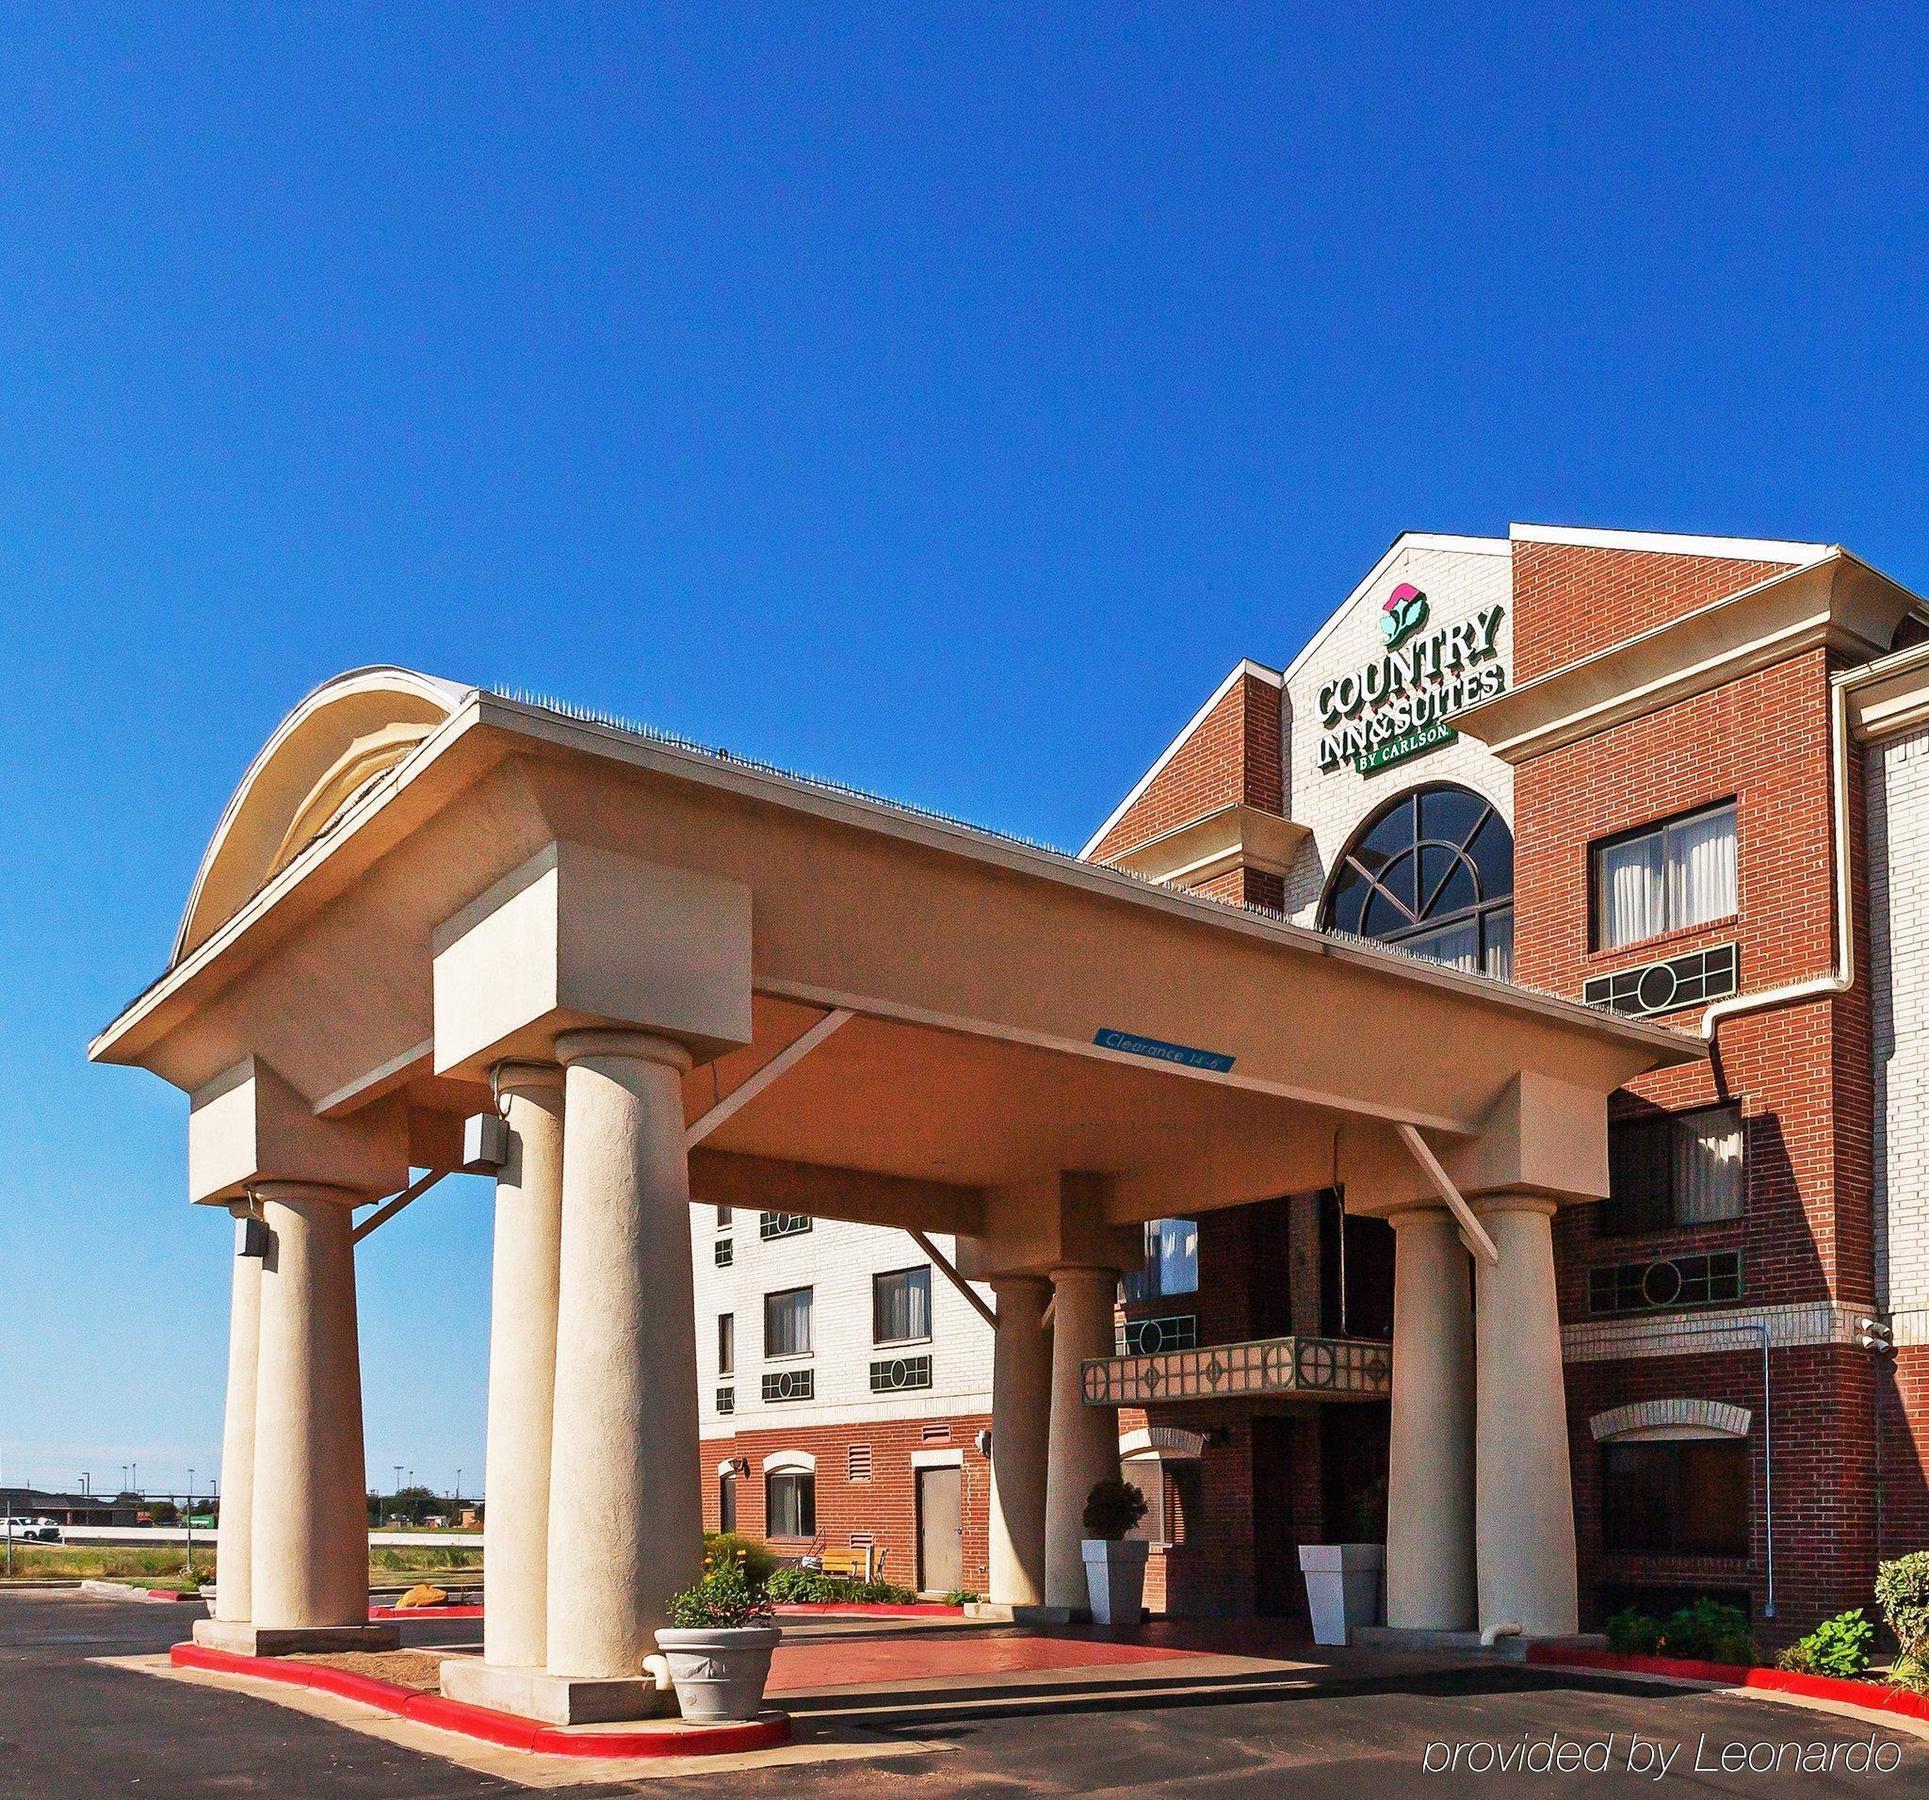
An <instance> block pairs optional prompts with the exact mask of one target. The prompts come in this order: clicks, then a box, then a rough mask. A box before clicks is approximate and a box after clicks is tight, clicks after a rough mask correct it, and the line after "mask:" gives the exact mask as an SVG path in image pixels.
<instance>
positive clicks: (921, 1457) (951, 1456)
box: [911, 1450, 964, 1469]
mask: <svg viewBox="0 0 1929 1800" xmlns="http://www.w3.org/2000/svg"><path fill="white" fill-rule="evenodd" d="M911 1467H912V1468H914V1469H962V1468H963V1467H964V1451H963V1450H913V1451H912V1452H911Z"/></svg>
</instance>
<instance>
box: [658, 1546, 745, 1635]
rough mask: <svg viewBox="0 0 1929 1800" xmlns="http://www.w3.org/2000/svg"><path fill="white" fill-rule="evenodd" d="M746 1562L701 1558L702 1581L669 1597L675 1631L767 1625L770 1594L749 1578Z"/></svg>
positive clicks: (735, 1559) (730, 1558)
mask: <svg viewBox="0 0 1929 1800" xmlns="http://www.w3.org/2000/svg"><path fill="white" fill-rule="evenodd" d="M748 1561H749V1559H748V1558H747V1557H743V1556H730V1557H723V1558H716V1559H713V1558H710V1557H705V1558H704V1564H703V1578H702V1580H700V1581H699V1582H698V1583H697V1584H696V1586H694V1587H687V1588H685V1589H684V1590H683V1592H682V1593H680V1594H672V1595H671V1596H670V1606H669V1613H670V1624H671V1625H672V1626H673V1627H674V1628H675V1629H676V1630H678V1631H700V1630H702V1629H703V1628H704V1627H706V1626H712V1627H714V1626H723V1627H727V1628H729V1629H732V1630H734V1629H736V1628H738V1627H740V1626H744V1625H768V1624H769V1623H770V1596H769V1594H768V1593H767V1592H766V1591H765V1589H764V1586H763V1584H762V1583H761V1582H757V1581H752V1580H751V1578H750V1572H749V1568H748Z"/></svg>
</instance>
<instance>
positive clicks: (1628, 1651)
mask: <svg viewBox="0 0 1929 1800" xmlns="http://www.w3.org/2000/svg"><path fill="white" fill-rule="evenodd" d="M1607 1641H1608V1648H1609V1649H1610V1650H1613V1651H1615V1652H1617V1653H1618V1654H1619V1655H1622V1656H1652V1655H1653V1654H1654V1650H1655V1646H1656V1645H1657V1644H1658V1643H1660V1642H1661V1621H1660V1620H1659V1619H1653V1618H1650V1617H1649V1616H1648V1615H1647V1614H1646V1613H1644V1612H1639V1611H1637V1610H1636V1609H1635V1608H1634V1607H1632V1606H1630V1607H1629V1608H1628V1609H1627V1611H1626V1612H1618V1613H1616V1614H1615V1615H1614V1617H1613V1618H1611V1619H1610V1620H1608V1622H1607Z"/></svg>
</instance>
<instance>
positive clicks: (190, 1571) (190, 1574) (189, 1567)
mask: <svg viewBox="0 0 1929 1800" xmlns="http://www.w3.org/2000/svg"><path fill="white" fill-rule="evenodd" d="M187 1522H188V1554H187V1564H186V1567H185V1568H184V1569H183V1571H182V1573H184V1574H185V1575H186V1576H187V1578H188V1579H189V1580H190V1581H192V1580H193V1579H194V1471H193V1470H192V1469H189V1470H188V1510H187Z"/></svg>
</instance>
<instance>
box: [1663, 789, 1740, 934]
mask: <svg viewBox="0 0 1929 1800" xmlns="http://www.w3.org/2000/svg"><path fill="white" fill-rule="evenodd" d="M1668 889H1669V896H1668V897H1669V901H1670V905H1669V908H1668V910H1669V912H1670V914H1671V915H1672V922H1673V923H1674V924H1675V925H1677V926H1682V925H1699V924H1701V923H1702V922H1703V921H1704V920H1706V919H1719V918H1723V917H1725V916H1726V915H1727V914H1729V913H1731V912H1733V911H1734V910H1735V809H1734V808H1733V807H1732V806H1724V807H1721V808H1720V809H1718V810H1717V811H1715V812H1711V813H1703V814H1702V815H1701V817H1700V818H1698V819H1684V820H1683V821H1682V822H1681V823H1680V824H1679V825H1670V826H1669V827H1668Z"/></svg>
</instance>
